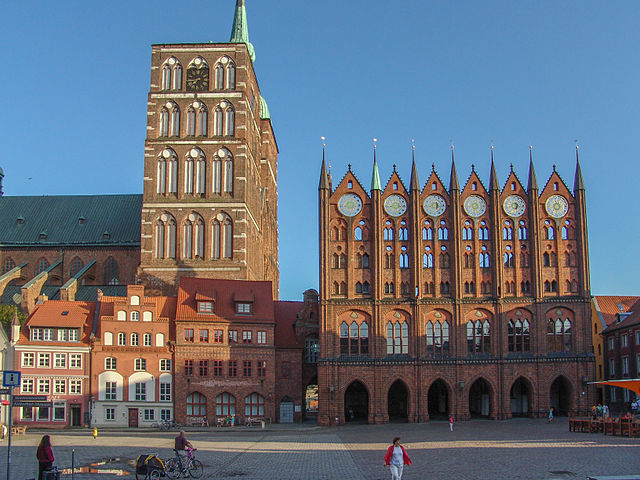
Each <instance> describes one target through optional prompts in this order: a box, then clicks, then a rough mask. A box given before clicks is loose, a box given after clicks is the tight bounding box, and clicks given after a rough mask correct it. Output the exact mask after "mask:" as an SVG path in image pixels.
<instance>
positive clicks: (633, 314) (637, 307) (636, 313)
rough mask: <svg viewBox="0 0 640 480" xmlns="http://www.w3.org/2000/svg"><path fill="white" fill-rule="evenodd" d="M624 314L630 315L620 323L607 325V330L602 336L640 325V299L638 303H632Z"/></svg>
mask: <svg viewBox="0 0 640 480" xmlns="http://www.w3.org/2000/svg"><path fill="white" fill-rule="evenodd" d="M623 313H624V312H623ZM626 313H629V314H630V315H628V316H625V317H624V318H623V319H622V321H621V322H620V323H616V322H615V321H614V323H612V324H610V325H608V326H607V328H605V329H604V331H603V334H607V333H610V332H612V331H614V330H618V329H620V328H628V327H631V326H633V325H638V324H640V299H638V301H636V303H634V304H633V305H632V306H631V308H630V309H628V310H627V312H626Z"/></svg>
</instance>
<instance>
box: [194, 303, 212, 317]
mask: <svg viewBox="0 0 640 480" xmlns="http://www.w3.org/2000/svg"><path fill="white" fill-rule="evenodd" d="M198 313H203V314H208V315H213V314H214V313H215V311H214V308H213V302H198Z"/></svg>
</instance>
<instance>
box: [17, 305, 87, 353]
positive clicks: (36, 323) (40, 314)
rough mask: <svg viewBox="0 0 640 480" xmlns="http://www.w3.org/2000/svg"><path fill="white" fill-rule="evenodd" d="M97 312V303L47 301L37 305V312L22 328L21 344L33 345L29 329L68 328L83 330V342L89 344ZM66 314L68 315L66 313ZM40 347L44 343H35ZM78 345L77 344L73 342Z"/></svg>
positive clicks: (53, 343)
mask: <svg viewBox="0 0 640 480" xmlns="http://www.w3.org/2000/svg"><path fill="white" fill-rule="evenodd" d="M95 311H96V303H95V302H67V301H61V300H47V301H46V302H44V303H42V304H40V305H36V310H35V311H34V312H33V313H32V314H31V316H30V317H29V318H28V320H27V322H26V323H25V325H24V327H23V328H22V338H21V339H20V343H31V342H30V340H29V327H51V328H56V327H68V328H74V327H75V328H80V329H82V331H81V334H82V338H81V339H80V341H81V342H87V341H88V338H89V335H90V334H91V328H92V326H93V318H94V315H95ZM65 312H66V313H65ZM35 343H37V344H39V345H41V344H42V342H35ZM67 343H69V342H55V341H54V342H47V345H49V344H52V345H56V344H65V345H66V344H67ZM71 343H74V344H75V343H76V342H71Z"/></svg>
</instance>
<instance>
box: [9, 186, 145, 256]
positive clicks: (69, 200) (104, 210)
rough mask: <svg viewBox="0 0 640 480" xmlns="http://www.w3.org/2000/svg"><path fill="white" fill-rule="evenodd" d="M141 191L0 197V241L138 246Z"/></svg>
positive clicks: (21, 245) (16, 243) (22, 243)
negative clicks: (137, 193) (117, 193)
mask: <svg viewBox="0 0 640 480" xmlns="http://www.w3.org/2000/svg"><path fill="white" fill-rule="evenodd" d="M141 211H142V195H55V196H40V197H35V196H34V197H30V196H25V197H17V196H16V197H13V196H8V197H0V246H3V247H9V246H19V247H26V246H37V247H43V246H54V245H56V246H63V245H69V246H71V245H76V246H79V245H84V246H88V245H91V246H103V245H104V246H107V245H108V246H130V247H139V246H140V215H141V213H140V212H141Z"/></svg>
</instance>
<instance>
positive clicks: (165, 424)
mask: <svg viewBox="0 0 640 480" xmlns="http://www.w3.org/2000/svg"><path fill="white" fill-rule="evenodd" d="M151 426H152V427H153V428H159V429H160V430H162V431H163V432H166V431H167V430H177V429H179V428H181V427H182V425H181V424H180V423H179V422H176V421H175V420H160V421H158V422H154V423H152V424H151Z"/></svg>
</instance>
